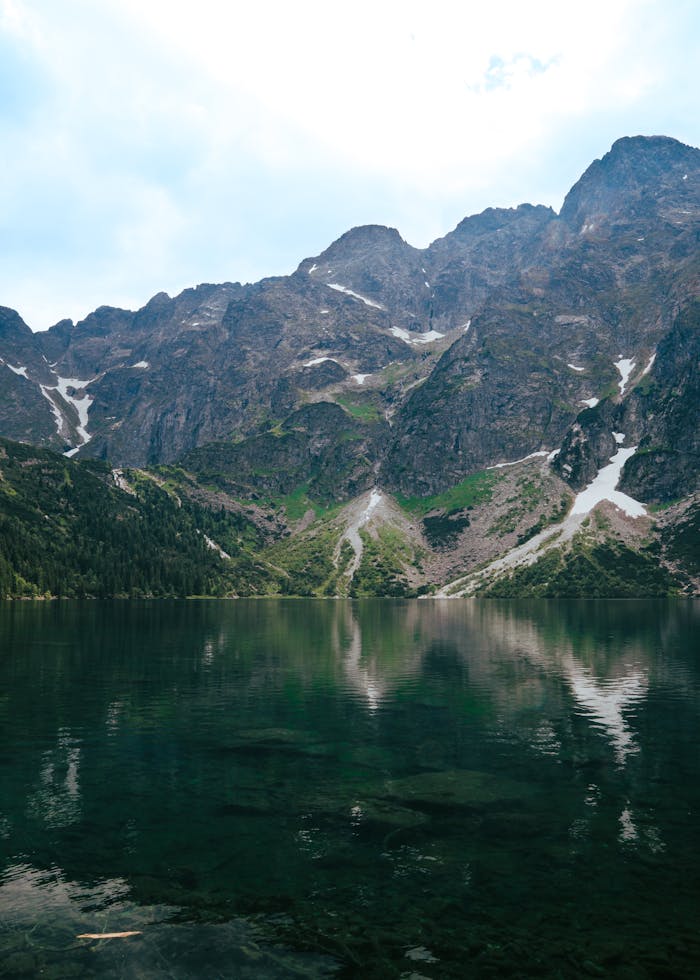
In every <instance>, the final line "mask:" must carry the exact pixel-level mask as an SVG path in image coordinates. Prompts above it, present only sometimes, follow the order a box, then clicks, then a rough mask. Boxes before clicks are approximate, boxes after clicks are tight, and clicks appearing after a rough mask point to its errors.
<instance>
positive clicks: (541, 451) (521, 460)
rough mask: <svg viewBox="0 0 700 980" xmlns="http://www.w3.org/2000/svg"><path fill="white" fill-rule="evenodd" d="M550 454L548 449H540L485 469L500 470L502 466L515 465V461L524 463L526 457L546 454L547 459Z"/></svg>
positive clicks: (531, 457)
mask: <svg viewBox="0 0 700 980" xmlns="http://www.w3.org/2000/svg"><path fill="white" fill-rule="evenodd" d="M551 455H552V453H551V451H550V450H549V449H540V450H539V451H538V452H536V453H530V454H529V455H528V456H522V457H521V458H520V459H513V460H511V462H510V463H494V465H493V466H487V467H486V469H487V470H502V469H503V467H504V466H515V465H516V464H517V463H524V462H525V460H527V459H536V458H537V457H538V456H546V457H547V459H549V457H550V456H551Z"/></svg>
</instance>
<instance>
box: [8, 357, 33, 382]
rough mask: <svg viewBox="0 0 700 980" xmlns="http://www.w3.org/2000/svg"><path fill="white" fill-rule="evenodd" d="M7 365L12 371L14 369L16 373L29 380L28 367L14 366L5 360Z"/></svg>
mask: <svg viewBox="0 0 700 980" xmlns="http://www.w3.org/2000/svg"><path fill="white" fill-rule="evenodd" d="M5 366H6V367H9V369H10V371H14V373H15V374H18V375H19V376H20V378H26V380H27V381H29V378H28V377H27V369H26V367H12V365H11V364H8V363H7V361H5Z"/></svg>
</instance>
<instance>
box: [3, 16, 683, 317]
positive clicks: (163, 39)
mask: <svg viewBox="0 0 700 980" xmlns="http://www.w3.org/2000/svg"><path fill="white" fill-rule="evenodd" d="M699 30H700V28H699V27H698V14H697V12H696V9H695V7H694V5H693V4H691V3H688V2H686V0H676V2H675V3H668V2H667V3H666V5H665V6H662V5H661V3H660V0H590V2H589V3H588V4H587V5H586V7H585V9H584V8H580V7H575V6H573V5H571V4H563V3H561V2H560V0H558V2H553V0H532V2H531V3H529V4H523V3H522V2H516V0H494V2H491V3H490V4H488V5H487V4H481V3H479V4H477V3H464V2H457V0H442V2H440V0H436V2H434V3H433V4H431V5H426V4H424V3H417V2H415V0H404V2H396V0H372V2H370V0H357V2H356V3H355V4H353V5H352V6H348V5H336V4H328V3H321V2H319V0H307V2H305V3H304V4H303V5H301V6H300V5H294V4H290V3H288V2H282V0H267V2H259V3H258V4H255V5H253V4H228V3H223V2H221V0H198V3H197V4H192V3H191V0H187V2H185V0H169V2H164V0H103V2H102V3H101V4H99V5H96V4H94V2H88V0H63V2H62V3H61V4H56V3H55V0H0V76H2V60H3V59H2V54H3V50H5V51H7V50H12V51H14V52H15V53H16V57H17V59H18V60H17V62H16V65H14V66H13V67H12V72H19V73H20V74H21V77H20V78H19V80H18V83H17V85H16V86H15V90H14V92H10V91H9V90H6V91H5V95H3V96H1V97H0V138H2V140H3V146H4V148H5V152H4V154H3V157H2V158H1V159H0V226H1V227H0V230H1V232H2V235H1V236H0V239H1V240H0V303H8V304H11V305H17V306H18V307H19V308H20V312H23V313H25V314H26V315H27V316H28V318H29V319H30V321H31V322H32V323H33V325H37V326H38V325H43V326H46V325H47V323H48V322H49V321H50V320H55V319H58V316H59V315H64V314H68V315H73V316H75V315H76V312H77V311H78V309H80V310H81V311H82V309H83V307H84V300H83V297H84V296H87V295H90V296H92V295H93V292H94V291H97V292H99V291H100V289H104V293H103V294H102V296H101V298H100V299H99V302H108V303H115V304H117V303H123V304H125V305H128V304H131V303H140V302H144V301H145V300H146V299H147V298H148V296H149V295H151V294H152V293H153V292H155V291H157V290H158V289H161V288H165V289H168V290H169V291H174V290H177V289H179V288H182V287H184V286H186V285H189V284H191V283H193V282H196V281H200V280H203V279H206V280H209V281H212V280H214V281H216V280H220V279H225V278H229V279H230V278H240V279H244V280H245V279H247V278H259V277H260V276H262V275H265V274H271V273H277V272H285V271H290V270H291V269H292V268H293V267H294V266H295V265H296V263H297V262H298V261H299V260H300V259H301V258H302V257H303V256H304V255H306V254H312V253H314V252H318V251H320V250H321V249H322V248H323V247H324V246H325V245H326V244H328V242H329V240H330V238H331V237H335V236H336V235H339V234H341V233H342V232H343V231H344V230H345V229H346V228H347V227H349V226H350V225H351V224H357V223H361V222H363V221H378V222H384V223H388V224H393V225H396V226H398V227H399V229H400V230H401V232H402V234H403V235H404V237H405V238H406V239H407V240H409V241H411V242H413V243H414V244H417V245H425V244H427V243H428V241H429V240H430V239H432V238H434V237H436V236H438V235H441V234H444V233H445V232H446V231H448V230H449V229H450V227H453V226H454V224H456V222H457V221H459V220H460V219H461V218H462V217H463V216H464V215H465V214H467V213H473V212H474V211H478V210H481V209H482V208H484V207H486V206H488V205H490V204H494V205H495V204H500V205H508V204H516V203H519V202H521V201H524V200H530V201H533V202H534V203H539V202H541V203H551V204H553V205H554V206H555V207H558V206H559V204H560V203H561V198H562V196H563V194H564V192H565V191H566V190H567V189H568V188H569V186H570V185H571V184H572V183H573V181H574V180H575V179H576V177H577V176H578V175H579V173H580V172H581V170H582V169H583V167H584V166H586V165H587V164H588V163H589V162H590V161H591V159H592V158H593V156H599V155H600V154H602V153H603V152H605V150H606V149H607V148H608V147H609V145H610V143H611V142H612V140H613V139H614V138H616V137H617V136H621V135H627V134H630V133H634V132H664V131H665V132H667V133H668V134H669V135H676V136H678V137H679V138H681V139H685V140H686V141H689V142H695V143H697V142H698V141H700V128H699V127H700V124H699V123H697V122H696V121H695V120H696V115H697V114H696V113H695V112H694V111H693V102H694V85H693V79H694V72H695V68H694V65H695V64H696V61H695V60H694V58H695V55H696V54H698V51H697V48H698V31H699ZM3 45H4V48H3ZM5 63H6V64H8V65H9V63H10V62H9V60H8V59H7V58H6V59H5ZM7 71H8V72H9V71H10V69H9V68H8V69H7ZM11 80H12V79H11ZM2 242H4V245H3V244H2ZM28 270H30V271H28ZM52 282H53V288H54V291H55V295H56V296H57V297H60V298H61V302H62V303H63V302H65V304H66V305H65V306H63V307H62V308H61V309H59V308H58V305H57V306H56V309H55V315H53V316H51V317H49V321H47V319H46V317H47V312H46V311H47V309H48V308H49V307H50V298H49V293H50V291H51V288H52V287H51V283H52ZM21 283H24V286H22V287H21V288H20V284H21ZM70 283H72V284H73V286H72V292H71V286H70ZM42 293H43V294H45V295H46V299H45V301H42V302H41V303H39V299H38V298H39V296H40V295H41V294H42ZM70 295H73V296H74V299H73V300H72V301H66V299H67V298H68V297H70Z"/></svg>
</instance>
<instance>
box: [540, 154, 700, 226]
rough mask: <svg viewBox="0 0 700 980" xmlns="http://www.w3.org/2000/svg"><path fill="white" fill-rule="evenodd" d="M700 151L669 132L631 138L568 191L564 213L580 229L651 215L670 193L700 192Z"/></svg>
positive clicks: (695, 193) (676, 197) (686, 194)
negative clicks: (623, 217)
mask: <svg viewBox="0 0 700 980" xmlns="http://www.w3.org/2000/svg"><path fill="white" fill-rule="evenodd" d="M699 175H700V150H697V149H695V148H693V147H690V146H686V145H685V144H684V143H681V142H679V141H678V140H675V139H671V138H670V137H668V136H626V137H623V138H622V139H619V140H617V141H616V142H615V143H614V144H613V146H612V147H611V149H610V150H609V152H608V153H606V154H605V156H603V157H602V158H601V159H600V160H595V161H594V162H593V163H592V164H591V165H590V166H589V167H588V169H587V170H586V171H585V172H584V174H583V175H582V177H581V178H580V179H579V180H578V181H577V183H576V184H574V186H573V187H572V189H571V190H570V191H569V193H568V194H567V196H566V198H565V199H564V204H563V206H562V209H561V213H560V217H561V218H562V219H563V220H564V221H565V222H566V223H567V224H568V225H570V226H572V227H573V228H575V229H576V230H580V229H581V228H582V227H584V226H585V225H590V224H592V223H593V222H595V221H598V222H599V221H601V220H604V221H606V222H607V223H609V222H610V221H614V220H615V219H616V218H618V217H620V216H628V217H630V216H636V215H637V214H638V213H639V212H640V210H642V211H644V213H645V214H647V215H648V214H649V213H650V209H653V208H654V207H655V206H657V205H658V204H659V202H662V201H663V200H664V199H666V198H667V197H673V199H674V200H676V201H677V200H678V198H679V197H685V196H688V194H692V195H697V186H698V176H699Z"/></svg>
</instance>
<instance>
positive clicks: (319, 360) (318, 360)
mask: <svg viewBox="0 0 700 980" xmlns="http://www.w3.org/2000/svg"><path fill="white" fill-rule="evenodd" d="M324 361H335V358H334V357H312V358H311V360H310V361H306V363H305V364H302V367H314V365H316V364H323V362H324ZM336 363H337V361H336Z"/></svg>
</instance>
